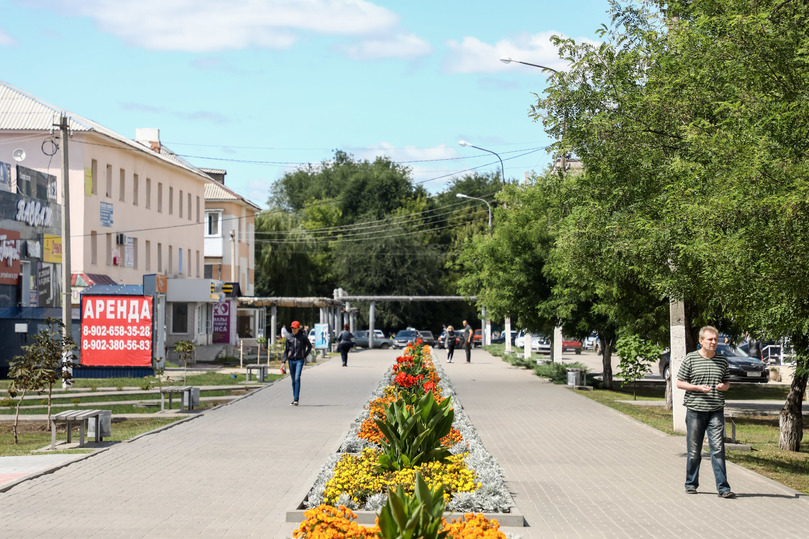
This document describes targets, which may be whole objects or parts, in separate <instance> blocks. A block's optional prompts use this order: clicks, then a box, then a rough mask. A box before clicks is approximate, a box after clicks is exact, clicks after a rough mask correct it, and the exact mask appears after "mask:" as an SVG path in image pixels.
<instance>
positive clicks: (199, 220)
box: [197, 197, 202, 223]
mask: <svg viewBox="0 0 809 539" xmlns="http://www.w3.org/2000/svg"><path fill="white" fill-rule="evenodd" d="M199 217H200V215H199V197H197V222H198V223H201V222H202V220H201V219H200V218H199Z"/></svg>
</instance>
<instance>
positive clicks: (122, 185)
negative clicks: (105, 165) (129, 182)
mask: <svg viewBox="0 0 809 539" xmlns="http://www.w3.org/2000/svg"><path fill="white" fill-rule="evenodd" d="M125 199H126V171H125V170H124V169H121V170H120V179H119V180H118V201H119V202H126V200H125Z"/></svg>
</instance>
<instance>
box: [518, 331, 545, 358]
mask: <svg viewBox="0 0 809 539" xmlns="http://www.w3.org/2000/svg"><path fill="white" fill-rule="evenodd" d="M514 346H515V347H517V348H525V330H524V329H522V330H520V332H519V333H518V334H517V336H516V337H515V338H514ZM531 350H535V351H537V352H539V353H540V354H550V353H551V340H550V339H549V338H548V337H546V336H544V335H533V334H532V335H531Z"/></svg>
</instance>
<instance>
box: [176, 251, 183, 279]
mask: <svg viewBox="0 0 809 539" xmlns="http://www.w3.org/2000/svg"><path fill="white" fill-rule="evenodd" d="M177 273H179V274H180V275H182V274H183V248H182V247H178V248H177Z"/></svg>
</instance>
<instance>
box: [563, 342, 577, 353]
mask: <svg viewBox="0 0 809 539" xmlns="http://www.w3.org/2000/svg"><path fill="white" fill-rule="evenodd" d="M562 352H576V353H577V354H581V341H568V340H565V339H564V338H562Z"/></svg>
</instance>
